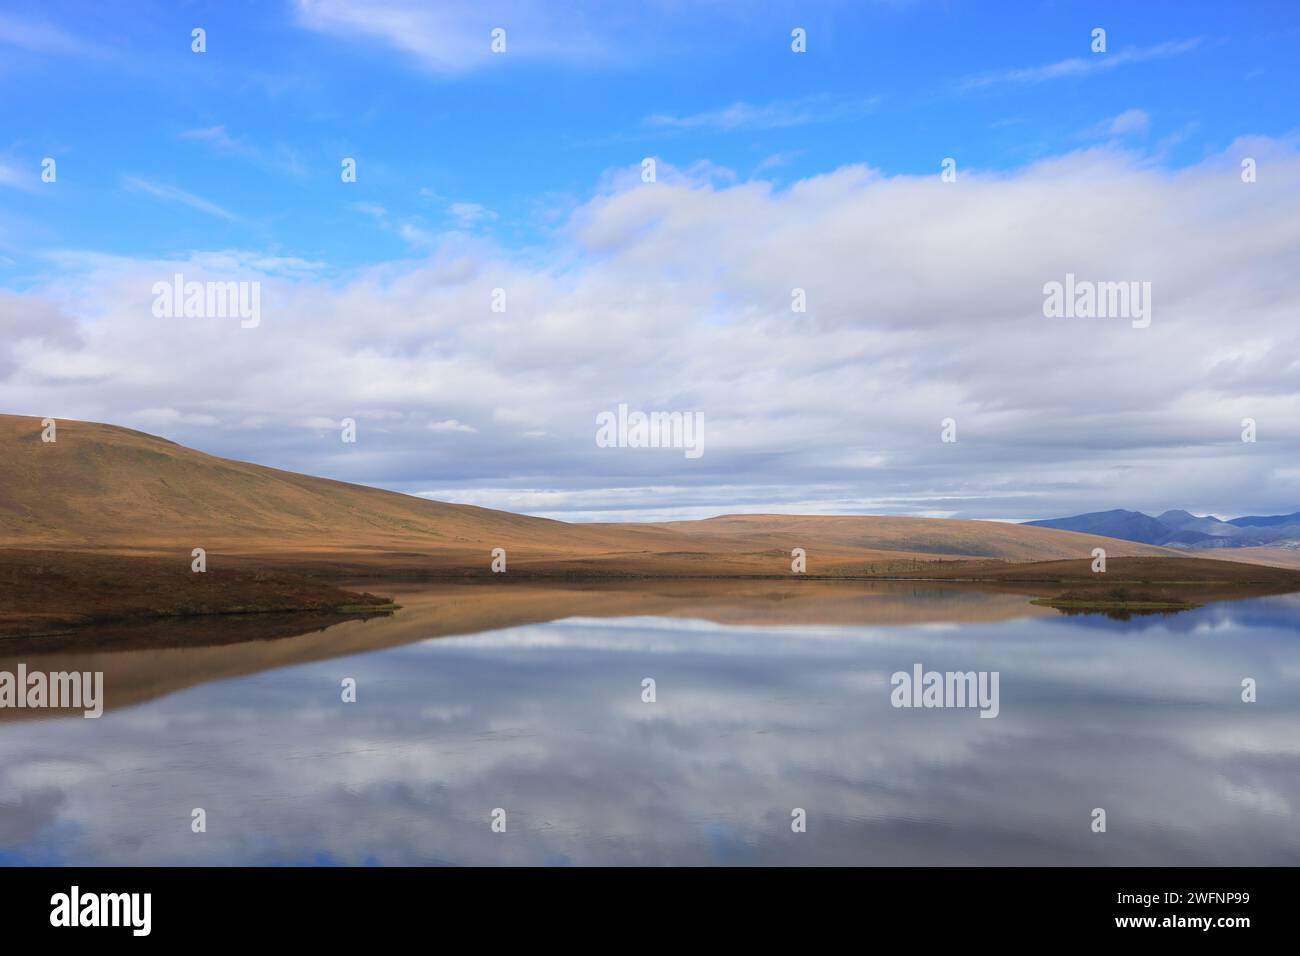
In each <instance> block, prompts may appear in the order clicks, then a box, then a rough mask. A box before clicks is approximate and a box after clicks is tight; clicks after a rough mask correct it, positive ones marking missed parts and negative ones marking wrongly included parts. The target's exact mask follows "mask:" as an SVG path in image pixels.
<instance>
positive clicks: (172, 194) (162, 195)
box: [122, 176, 239, 222]
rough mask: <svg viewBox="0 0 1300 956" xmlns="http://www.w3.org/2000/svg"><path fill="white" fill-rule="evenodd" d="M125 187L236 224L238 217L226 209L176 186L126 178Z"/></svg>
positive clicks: (136, 178)
mask: <svg viewBox="0 0 1300 956" xmlns="http://www.w3.org/2000/svg"><path fill="white" fill-rule="evenodd" d="M122 181H123V183H124V184H125V185H126V187H127V188H128V189H130V190H132V191H134V192H142V193H147V194H149V195H150V196H153V197H154V198H156V199H161V200H163V201H165V202H172V203H179V204H180V205H182V206H189V207H190V208H191V209H197V210H198V211H199V212H201V213H205V214H206V215H209V216H215V217H216V218H218V219H225V220H226V221H227V222H236V221H238V220H239V217H238V216H236V215H235V214H234V213H233V212H231V211H230V210H228V209H223V208H222V207H221V206H218V205H217V204H216V203H213V202H209V201H208V200H206V199H204V198H203V197H202V196H196V195H194V193H191V192H186V191H185V190H184V189H180V188H178V187H176V186H168V185H165V184H162V183H155V182H151V181H149V180H147V179H141V178H139V177H138V176H126V177H124V178H123V180H122Z"/></svg>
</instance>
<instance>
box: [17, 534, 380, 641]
mask: <svg viewBox="0 0 1300 956" xmlns="http://www.w3.org/2000/svg"><path fill="white" fill-rule="evenodd" d="M395 607H396V606H395V605H394V604H393V603H392V602H391V601H390V599H388V598H385V597H377V596H376V595H374V594H370V593H358V592H355V591H347V590H343V589H342V588H339V587H336V586H334V585H333V584H329V583H326V582H323V581H318V580H312V579H310V578H305V577H302V576H300V575H295V574H287V573H285V572H282V571H267V570H257V569H248V568H230V567H210V568H209V569H208V570H207V571H205V572H203V573H197V572H194V571H192V570H191V569H190V560H189V557H188V555H185V554H178V555H177V556H176V558H175V559H166V558H158V557H124V556H121V555H110V554H90V553H77V552H68V551H25V550H19V549H8V550H0V637H11V636H23V635H26V636H32V635H40V634H52V633H58V632H61V631H67V630H68V629H70V628H76V627H79V626H85V625H111V624H123V623H128V622H130V623H138V622H144V621H148V620H150V619H159V618H166V619H176V618H198V617H206V616H210V615H250V616H251V615H258V616H260V615H283V614H288V613H297V614H301V613H303V612H307V613H310V614H315V615H321V616H323V617H322V620H323V622H324V623H332V622H333V621H334V620H344V619H346V618H347V617H349V616H356V615H366V614H376V613H381V612H384V611H391V610H394V609H395ZM303 623H307V624H308V626H309V625H310V622H304V621H302V620H301V619H299V620H298V621H296V622H295V624H294V626H295V627H296V628H297V629H298V630H303V629H305V628H304V627H302V626H301V625H302V624H303Z"/></svg>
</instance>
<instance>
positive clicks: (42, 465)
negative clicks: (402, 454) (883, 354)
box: [0, 415, 1170, 577]
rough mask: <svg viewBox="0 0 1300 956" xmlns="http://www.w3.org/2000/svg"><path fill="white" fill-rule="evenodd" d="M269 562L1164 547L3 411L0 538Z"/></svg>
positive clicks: (930, 554) (884, 555) (1004, 553)
mask: <svg viewBox="0 0 1300 956" xmlns="http://www.w3.org/2000/svg"><path fill="white" fill-rule="evenodd" d="M196 547H202V548H205V549H206V550H207V551H208V552H209V554H220V555H223V556H227V557H228V559H229V560H231V561H241V562H245V563H250V562H251V563H255V564H258V565H265V566H268V567H289V568H304V567H309V566H310V567H314V568H316V569H318V570H319V569H321V568H323V567H330V568H333V569H334V570H335V571H337V572H338V573H351V572H357V573H360V572H368V571H375V570H386V571H389V572H409V573H481V572H485V571H487V568H488V564H489V561H490V552H491V550H492V549H493V548H498V547H499V548H505V549H506V551H507V554H508V568H509V570H510V571H525V572H537V573H549V574H560V575H569V576H605V575H633V576H646V575H651V576H657V575H663V576H688V577H690V576H695V577H718V576H736V575H787V574H789V562H790V551H791V549H793V548H796V547H802V548H804V549H806V550H807V553H808V572H809V575H818V574H831V575H844V574H864V573H868V574H869V573H887V572H888V570H889V569H890V568H901V567H904V566H907V565H908V564H909V563H910V564H911V565H912V570H913V571H914V570H915V565H916V564H917V563H920V562H927V561H929V562H940V561H944V562H955V561H1011V562H1023V561H1047V560H1058V559H1070V558H1080V557H1086V556H1088V555H1089V553H1090V552H1091V550H1092V549H1093V548H1094V547H1105V548H1106V549H1107V552H1108V554H1110V555H1113V556H1143V555H1146V556H1159V555H1166V556H1167V555H1168V554H1169V553H1170V552H1168V551H1166V550H1164V549H1161V548H1156V547H1152V546H1150V545H1147V544H1141V543H1133V542H1124V541H1119V540H1115V539H1112V538H1103V537H1098V536H1096V535H1091V534H1081V533H1078V532H1074V531H1067V530H1057V529H1052V528H1042V527H1029V526H1025V525H1015V524H1006V523H999V522H987V521H966V520H948V519H931V518H897V517H871V516H845V517H834V516H790V515H729V516H722V517H717V518H710V519H707V520H703V521H690V522H667V523H657V524H656V523H645V524H638V523H606V524H596V523H593V524H571V523H566V522H561V521H553V520H549V519H545V518H536V517H530V516H526V515H517V514H511V513H509V512H504V511H495V510H492V509H488V508H479V507H474V506H471V505H460V504H450V503H446V502H439V501H430V500H426V499H424V498H418V497H412V496H409V495H403V494H399V493H396V492H391V491H384V490H381V489H377V488H369V487H365V486H361V485H354V484H347V483H344V482H339V481H333V480H331V479H327V478H316V477H312V476H308V475H300V474H295V473H293V472H287V471H280V470H277V469H275V468H268V467H265V466H262V465H255V464H250V463H247V462H240V461H233V460H230V459H223V458H217V457H214V456H212V455H207V454H204V453H203V452H200V451H196V450H193V449H190V448H186V447H184V446H181V445H178V444H175V443H174V442H171V441H168V440H166V439H163V438H158V437H155V436H152V435H147V434H144V433H142V432H138V431H133V430H130V429H126V428H120V427H117V426H113V425H102V424H93V423H88V422H78V421H71V420H60V421H59V423H58V440H57V442H54V443H45V442H42V440H41V423H40V420H39V419H36V418H30V417H22V416H13V415H0V548H26V549H30V548H41V549H46V550H68V551H87V550H94V551H104V552H114V553H123V554H144V555H154V554H167V555H177V556H179V557H180V558H183V559H184V560H185V561H187V562H188V560H189V552H190V550H191V549H192V548H196Z"/></svg>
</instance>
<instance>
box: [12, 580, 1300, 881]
mask: <svg viewBox="0 0 1300 956" xmlns="http://www.w3.org/2000/svg"><path fill="white" fill-rule="evenodd" d="M468 590H469V591H472V592H475V593H473V594H471V596H470V597H469V598H466V599H464V600H462V599H461V598H459V597H457V594H458V592H453V591H452V590H450V589H443V590H442V591H438V592H433V591H429V592H427V593H423V592H422V593H421V594H412V595H407V598H406V603H407V604H408V605H409V610H407V611H403V612H402V613H401V614H399V615H397V616H396V617H395V618H393V619H391V620H386V621H385V620H372V621H369V622H364V623H361V622H350V623H346V624H342V625H338V626H336V627H333V628H330V629H328V630H326V631H323V632H319V633H315V634H309V635H304V636H302V637H294V638H286V639H281V640H275V641H258V642H252V643H251V644H245V645H236V646H221V647H206V648H197V649H193V650H188V649H180V650H175V649H172V650H167V649H157V648H153V649H144V650H137V651H119V652H115V653H112V654H76V653H60V654H57V655H47V656H44V657H42V656H39V655H32V654H29V655H28V656H27V657H15V656H14V655H13V653H12V652H9V653H7V654H4V655H0V656H3V661H0V668H8V669H13V667H14V665H15V662H16V661H18V660H23V661H25V662H27V663H28V666H29V667H46V668H49V669H71V668H80V667H84V668H89V669H101V670H104V671H105V672H106V677H105V681H106V696H107V698H108V705H109V710H108V711H107V712H106V713H105V714H104V716H103V717H102V718H100V719H99V720H85V719H82V718H80V717H68V716H52V717H51V716H47V717H44V718H42V719H30V715H24V716H23V717H21V718H19V717H16V716H15V714H14V712H12V711H8V712H4V713H3V715H2V717H3V719H0V862H4V863H35V864H65V863H66V864H240V863H244V864H274V863H308V864H311V863H323V864H429V863H452V864H668V863H672V864H711V863H724V864H763V863H814V864H821V863H862V864H916V863H945V864H976V863H986V864H1004V863H1030V864H1064V863H1087V864H1139V863H1142V864H1202V863H1209V864H1229V863H1231V864H1263V863H1268V864H1297V863H1300V816H1298V810H1300V599H1297V597H1296V596H1291V597H1286V598H1267V599H1256V600H1250V601H1241V602H1234V603H1230V604H1216V605H1212V606H1209V607H1206V608H1203V609H1200V610H1197V611H1192V612H1187V613H1183V614H1179V615H1174V616H1169V617H1154V618H1151V617H1148V618H1141V619H1135V620H1133V621H1129V622H1121V621H1113V620H1108V619H1107V618H1105V617H1098V616H1085V617H1064V616H1060V615H1057V614H1056V613H1055V612H1047V611H1045V610H1043V609H1037V608H1032V607H1030V606H1028V605H1027V604H1026V603H1025V599H1023V598H1018V597H1014V596H1007V595H980V594H978V593H973V592H970V591H965V592H962V591H954V590H943V589H929V590H926V589H918V588H905V589H898V590H896V591H888V589H883V586H878V587H876V588H873V589H871V590H870V591H869V593H867V595H866V596H865V597H859V596H858V595H857V594H856V593H853V594H850V593H848V592H846V591H844V590H843V589H841V590H839V591H836V592H835V594H834V595H832V596H831V597H828V598H826V599H825V600H817V599H810V598H809V597H807V595H815V592H814V591H812V590H811V589H803V595H801V599H800V600H796V601H793V602H791V601H787V600H785V599H784V598H782V597H781V596H780V595H777V596H775V597H772V596H770V595H769V596H766V597H765V596H763V595H753V594H751V595H744V594H741V595H738V596H733V597H731V598H728V599H726V600H722V601H719V602H718V603H719V607H718V608H717V609H716V610H715V609H712V608H711V606H710V601H709V599H708V597H707V595H701V594H700V593H698V591H697V592H695V593H693V594H692V595H691V596H690V597H689V599H686V598H682V597H680V596H674V595H668V596H664V595H658V596H656V597H653V598H652V599H643V598H642V597H640V596H638V597H635V598H628V599H627V600H610V599H608V598H607V597H606V596H605V595H604V594H601V593H600V592H597V591H584V592H580V593H577V594H565V593H559V594H558V595H557V594H542V593H540V592H538V593H536V594H533V595H530V596H529V597H528V599H527V600H523V601H521V602H516V603H517V604H518V606H514V605H510V606H506V607H504V608H503V606H502V602H501V601H499V600H496V599H494V598H493V597H491V595H489V594H487V593H485V592H486V589H485V588H482V587H480V588H477V589H468ZM769 598H770V600H768V603H767V604H765V603H764V602H765V600H767V599H769ZM506 603H507V604H509V602H506ZM566 605H572V610H566ZM647 611H652V612H653V613H647ZM754 617H757V618H759V619H761V620H769V619H770V620H780V621H781V624H780V625H779V626H761V625H756V624H754V623H752V620H751V619H752V618H754ZM519 620H524V621H527V622H528V623H518V621H519ZM800 620H805V621H806V623H799V622H800ZM480 627H483V628H487V629H484V630H482V631H481V632H480V633H472V634H462V635H456V634H455V633H454V632H455V631H457V630H466V629H469V630H473V629H475V628H480ZM426 633H427V634H444V635H446V636H440V637H427V636H423V635H424V634H426ZM916 663H921V664H923V665H924V666H925V668H926V669H934V670H940V671H946V670H962V671H966V670H986V671H998V672H999V674H1000V715H999V716H998V717H997V718H996V719H980V718H979V716H978V713H977V712H976V711H974V710H958V709H934V710H911V709H895V708H894V707H892V706H891V705H890V689H891V688H890V684H889V680H890V675H891V674H892V673H893V672H895V671H899V670H905V671H910V670H911V669H912V666H913V665H914V664H916ZM348 677H351V678H354V679H355V680H356V681H357V686H358V691H357V695H358V699H357V702H356V703H352V704H345V703H343V702H342V701H341V699H340V697H341V691H340V682H341V681H342V680H343V679H344V678H348ZM647 677H649V678H653V679H654V680H655V682H656V695H657V700H656V701H655V702H654V703H645V702H643V701H642V680H643V678H647ZM1245 677H1253V678H1255V679H1256V680H1257V681H1258V687H1259V690H1258V694H1259V700H1258V702H1256V703H1252V704H1247V703H1243V702H1242V701H1241V681H1242V679H1243V678H1245ZM115 695H116V699H115ZM195 807H202V808H204V810H205V811H206V814H207V832H206V833H201V834H196V833H193V832H191V811H192V809H193V808H195ZM796 807H799V808H803V809H804V810H805V811H806V814H807V832H805V833H794V832H792V830H791V812H792V809H793V808H796ZM1094 807H1102V808H1105V810H1106V813H1107V832H1106V833H1104V834H1097V833H1093V832H1091V830H1090V823H1091V819H1092V817H1091V812H1092V809H1093V808H1094ZM494 808H503V809H504V810H505V811H506V824H507V825H506V832H505V833H494V832H493V831H492V829H491V826H490V824H491V814H492V811H493V810H494Z"/></svg>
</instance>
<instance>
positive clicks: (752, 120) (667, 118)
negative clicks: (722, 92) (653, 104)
mask: <svg viewBox="0 0 1300 956" xmlns="http://www.w3.org/2000/svg"><path fill="white" fill-rule="evenodd" d="M878 102H879V97H869V98H866V99H845V98H836V97H830V96H822V95H819V96H807V97H803V98H801V99H795V100H777V101H774V102H771V103H763V104H759V105H754V104H752V103H745V102H737V103H732V104H731V105H730V106H726V107H723V108H721V109H715V110H707V111H705V112H702V113H691V114H687V115H682V116H676V115H673V114H669V113H657V114H655V115H653V116H648V117H646V119H645V121H644V125H645V126H648V127H651V128H656V129H674V130H700V129H706V130H716V131H721V132H732V131H735V130H761V129H787V128H789V127H794V126H807V125H811V124H814V123H834V122H844V121H847V120H854V119H859V118H861V117H862V116H865V115H866V114H867V113H869V112H870V111H871V110H872V109H873V108H874V107H875V106H876V104H877V103H878Z"/></svg>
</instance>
